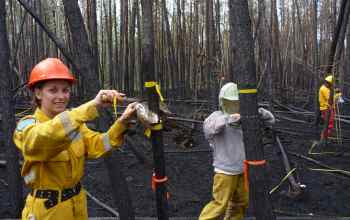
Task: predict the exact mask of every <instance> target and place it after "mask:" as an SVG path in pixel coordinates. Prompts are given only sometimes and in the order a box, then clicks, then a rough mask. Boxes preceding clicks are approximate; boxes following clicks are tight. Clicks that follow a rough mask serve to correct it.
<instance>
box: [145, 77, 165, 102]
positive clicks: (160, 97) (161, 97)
mask: <svg viewBox="0 0 350 220" xmlns="http://www.w3.org/2000/svg"><path fill="white" fill-rule="evenodd" d="M145 87H146V88H151V87H155V88H156V91H157V93H158V95H159V99H160V101H161V102H164V98H163V96H162V93H161V92H160V86H159V84H158V83H157V82H155V81H149V82H145Z"/></svg>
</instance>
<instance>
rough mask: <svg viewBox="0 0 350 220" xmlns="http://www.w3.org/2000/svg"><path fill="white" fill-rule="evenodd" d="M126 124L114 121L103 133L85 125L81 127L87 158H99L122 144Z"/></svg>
mask: <svg viewBox="0 0 350 220" xmlns="http://www.w3.org/2000/svg"><path fill="white" fill-rule="evenodd" d="M126 130H127V126H126V125H125V124H123V123H120V122H118V121H116V122H115V123H114V124H113V125H112V126H111V127H110V129H109V130H108V131H107V132H105V133H100V132H96V131H93V130H91V129H89V128H88V127H87V126H86V125H83V126H82V127H81V130H80V131H81V134H82V135H83V139H84V144H85V146H86V153H87V157H88V158H89V159H95V158H99V157H101V156H104V155H105V154H106V153H108V152H110V151H111V150H112V149H116V148H118V147H120V146H121V145H122V144H123V140H124V132H125V131H126Z"/></svg>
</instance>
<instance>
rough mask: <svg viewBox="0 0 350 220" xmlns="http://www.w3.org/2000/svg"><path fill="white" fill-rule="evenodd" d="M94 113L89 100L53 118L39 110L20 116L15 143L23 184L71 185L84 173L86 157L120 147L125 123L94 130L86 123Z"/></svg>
mask: <svg viewBox="0 0 350 220" xmlns="http://www.w3.org/2000/svg"><path fill="white" fill-rule="evenodd" d="M97 116H98V112H97V109H96V107H95V106H94V104H93V103H92V102H88V103H86V104H83V105H81V106H79V107H77V108H74V109H72V110H71V111H64V112H62V113H60V114H58V115H57V116H55V117H54V118H52V119H50V118H49V117H47V116H46V115H45V114H44V113H43V112H42V111H41V110H40V109H37V110H36V111H35V113H34V115H31V116H27V117H25V118H24V119H22V120H21V121H20V122H19V123H18V125H17V128H16V131H15V133H14V142H15V144H16V145H17V147H18V148H19V150H20V151H21V153H22V154H23V157H24V164H23V167H22V176H23V177H24V179H25V181H26V184H27V185H28V186H30V187H31V188H34V189H64V188H70V187H72V186H74V185H76V184H77V183H78V182H79V181H80V179H81V177H82V176H83V172H84V162H85V158H98V157H101V156H102V155H104V154H105V153H107V152H109V151H110V150H111V149H112V148H116V147H119V146H121V144H122V142H123V133H124V131H125V130H126V128H127V127H126V125H124V124H121V123H119V122H115V123H114V124H113V125H112V126H111V127H110V129H109V130H108V131H107V132H106V133H99V132H95V131H92V130H90V129H89V128H88V127H87V126H86V125H85V122H87V121H90V120H93V119H95V118H96V117H97ZM28 120H31V121H28Z"/></svg>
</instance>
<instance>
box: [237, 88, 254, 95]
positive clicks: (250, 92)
mask: <svg viewBox="0 0 350 220" xmlns="http://www.w3.org/2000/svg"><path fill="white" fill-rule="evenodd" d="M257 92H258V90H257V89H240V90H239V93H240V94H254V93H257Z"/></svg>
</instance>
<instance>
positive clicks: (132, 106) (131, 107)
mask: <svg viewBox="0 0 350 220" xmlns="http://www.w3.org/2000/svg"><path fill="white" fill-rule="evenodd" d="M137 104H138V103H137V102H133V103H130V104H129V105H128V106H127V107H126V109H125V110H124V112H123V114H122V116H120V118H119V119H118V121H119V122H122V123H127V122H128V121H129V120H130V118H131V116H132V115H133V114H134V113H135V111H136V105H137Z"/></svg>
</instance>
